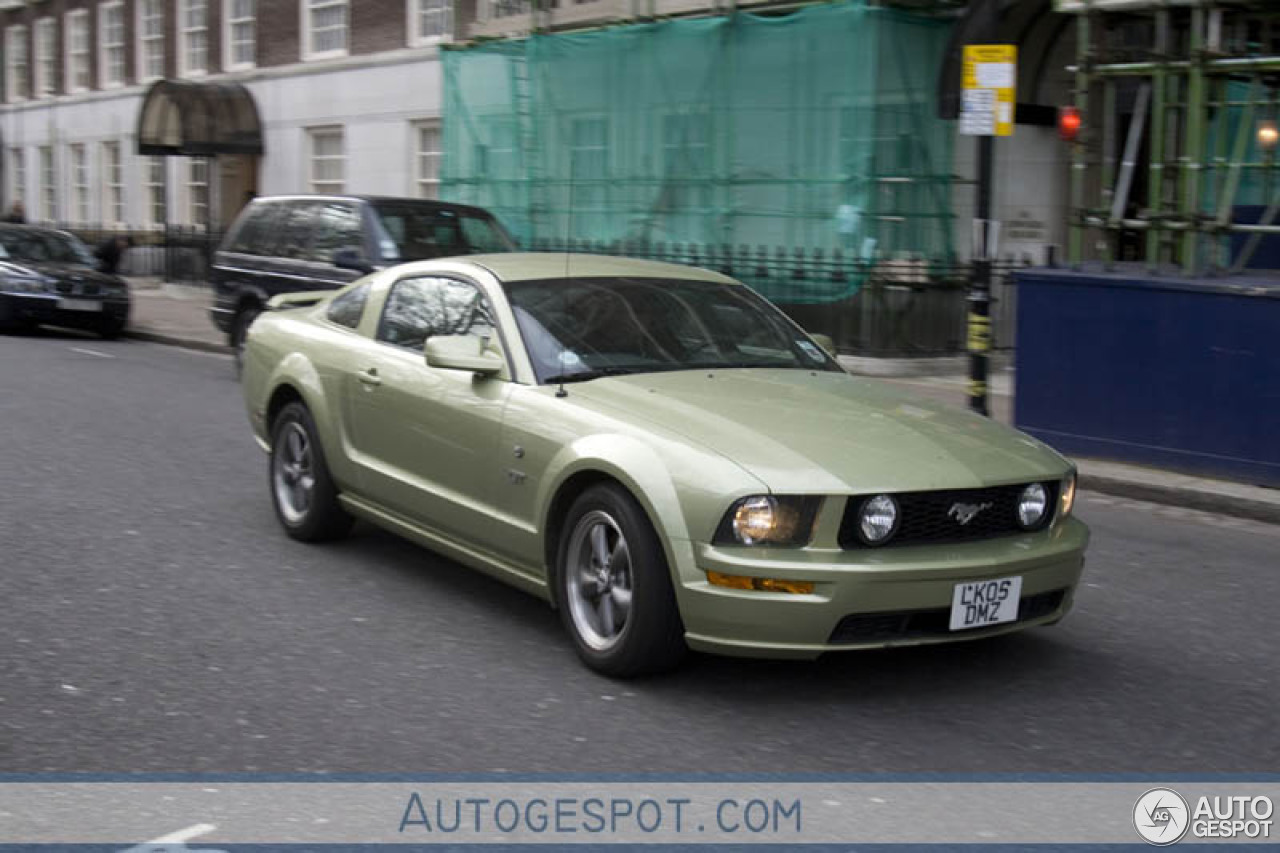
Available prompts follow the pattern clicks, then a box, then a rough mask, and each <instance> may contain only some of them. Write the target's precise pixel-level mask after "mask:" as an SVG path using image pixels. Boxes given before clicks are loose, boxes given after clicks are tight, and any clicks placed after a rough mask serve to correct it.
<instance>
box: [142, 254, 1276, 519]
mask: <svg viewBox="0 0 1280 853" xmlns="http://www.w3.org/2000/svg"><path fill="white" fill-rule="evenodd" d="M131 284H132V289H133V316H132V317H131V319H130V325H129V330H128V332H127V333H126V334H128V335H129V336H130V337H134V338H138V339H141V340H146V341H152V342H155V343H162V344H169V345H172V346H180V347H186V348H188V349H197V350H203V351H205V352H224V353H229V352H230V348H229V347H228V346H227V336H226V335H225V334H223V333H222V332H219V331H218V330H217V329H216V328H214V326H213V323H212V322H211V321H210V320H209V315H208V312H207V309H208V308H209V305H210V293H209V291H208V290H207V289H206V288H202V287H193V286H188V285H176V284H165V283H163V282H161V281H159V280H157V279H144V278H135V279H132V280H131ZM841 361H842V362H843V363H845V366H846V367H848V368H849V369H850V371H851V372H854V373H859V374H872V375H874V378H876V379H878V380H880V381H884V382H890V383H892V384H894V385H897V386H899V387H901V388H903V389H906V390H908V391H910V392H911V393H913V394H916V395H918V396H920V397H925V398H927V399H930V400H937V401H939V402H942V403H946V404H949V405H954V406H967V405H968V397H967V394H966V388H967V380H966V377H965V376H963V375H960V374H956V373H942V374H938V375H929V376H921V375H896V376H886V375H884V374H885V372H886V363H885V362H882V363H880V364H876V365H873V364H870V363H869V362H870V361H871V360H868V359H846V358H843V357H842V358H841ZM938 361H939V363H938V364H937V365H931V366H932V367H934V368H935V369H946V368H950V369H952V370H954V369H955V368H956V366H957V365H962V363H963V359H951V360H938ZM889 367H890V368H893V369H891V370H889V372H892V373H899V374H901V373H904V372H914V371H910V370H906V369H904V370H899V369H896V367H894V366H892V365H890V366H889ZM228 369H230V368H228ZM990 388H991V394H990V397H989V400H988V405H989V407H990V410H991V416H992V417H994V418H995V419H996V420H998V421H1000V422H1001V423H1006V424H1008V423H1012V421H1013V371H1012V369H1011V368H1009V367H1007V366H996V367H995V368H994V369H993V370H992V372H991V377H990ZM1075 462H1076V464H1077V466H1078V467H1079V470H1080V488H1081V489H1086V490H1090V491H1094V492H1101V493H1103V494H1109V495H1117V496H1120V497H1126V498H1133V499H1135V500H1143V501H1152V502H1154V503H1162V504H1169V505H1172V506H1179V507H1185V508H1187V509H1197V510H1203V511H1205V512H1216V513H1222V514H1225V515H1233V516H1238V517H1241V518H1251V519H1255V520H1259V521H1266V522H1270V523H1272V524H1280V490H1276V489H1266V488H1261V487H1258V486H1249V485H1244V484H1241V483H1233V482H1229V481H1225V480H1213V479H1209V478H1205V477H1193V476H1188V475H1186V474H1179V473H1176V472H1173V471H1164V470H1159V469H1154V468H1143V467H1139V466H1136V465H1124V464H1120V463H1115V462H1106V461H1102V460H1094V459H1076V460H1075Z"/></svg>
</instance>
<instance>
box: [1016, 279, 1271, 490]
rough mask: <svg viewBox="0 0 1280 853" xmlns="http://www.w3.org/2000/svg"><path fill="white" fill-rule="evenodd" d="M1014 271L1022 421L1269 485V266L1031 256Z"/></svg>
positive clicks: (1087, 445)
mask: <svg viewBox="0 0 1280 853" xmlns="http://www.w3.org/2000/svg"><path fill="white" fill-rule="evenodd" d="M1018 285H1019V286H1018V348H1017V353H1016V356H1015V364H1016V367H1017V379H1016V382H1017V390H1016V397H1015V400H1014V419H1015V421H1016V424H1017V426H1018V427H1019V428H1020V429H1022V430H1025V431H1026V432H1029V433H1031V434H1032V435H1035V436H1037V437H1038V438H1041V439H1043V440H1045V441H1047V442H1049V443H1050V444H1052V445H1053V446H1055V447H1057V448H1058V449H1060V450H1062V451H1063V452H1065V453H1068V454H1076V455H1080V456H1092V457H1097V458H1102V459H1114V460H1117V461H1124V462H1133V463H1138V464H1146V465H1155V466H1159V467H1163V468H1172V469H1176V470H1181V471H1186V472H1189V473H1197V474H1205V475H1209V476H1218V477H1225V478H1229V479H1234V480H1240V481H1243V482H1248V483H1257V484H1262V485H1269V486H1275V487H1280V280H1278V279H1275V278H1270V279H1267V278H1251V279H1242V278H1230V279H1195V280H1193V279H1186V278H1176V277H1148V276H1144V275H1142V274H1141V273H1139V272H1138V271H1136V270H1130V271H1129V272H1127V273H1126V272H1123V271H1121V272H1102V271H1095V272H1089V271H1068V270H1058V269H1035V270H1027V271H1025V272H1021V273H1019V274H1018Z"/></svg>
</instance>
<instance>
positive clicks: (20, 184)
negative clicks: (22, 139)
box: [9, 148, 27, 205]
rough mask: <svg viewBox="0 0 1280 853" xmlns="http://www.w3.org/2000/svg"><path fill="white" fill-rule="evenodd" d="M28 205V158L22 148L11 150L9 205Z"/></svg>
mask: <svg viewBox="0 0 1280 853" xmlns="http://www.w3.org/2000/svg"><path fill="white" fill-rule="evenodd" d="M15 201H20V202H22V203H23V204H24V205H25V204H26V203H27V158H26V155H25V154H24V153H23V151H22V149H21V148H10V149H9V203H10V204H12V203H13V202H15Z"/></svg>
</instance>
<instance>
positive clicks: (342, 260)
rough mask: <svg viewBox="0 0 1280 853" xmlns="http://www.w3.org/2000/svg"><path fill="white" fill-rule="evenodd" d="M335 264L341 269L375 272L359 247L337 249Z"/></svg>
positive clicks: (334, 258) (334, 257)
mask: <svg viewBox="0 0 1280 853" xmlns="http://www.w3.org/2000/svg"><path fill="white" fill-rule="evenodd" d="M333 265H334V266H335V267H337V268H338V269H340V270H355V271H356V272H360V273H368V272H373V266H372V265H371V264H370V263H369V262H368V261H366V260H365V259H364V256H363V255H361V254H360V251H359V250H358V249H335V250H334V252H333Z"/></svg>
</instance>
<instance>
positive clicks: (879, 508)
mask: <svg viewBox="0 0 1280 853" xmlns="http://www.w3.org/2000/svg"><path fill="white" fill-rule="evenodd" d="M897 529H898V502H897V501H895V500H894V499H893V498H891V497H889V496H888V495H876V496H875V497H873V498H867V499H866V500H865V501H863V502H862V508H861V509H860V510H858V537H859V538H860V539H861V540H862V541H863V542H865V543H866V544H868V545H881V544H884V543H885V542H887V541H888V540H889V537H890V536H892V535H893V531H895V530H897Z"/></svg>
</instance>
